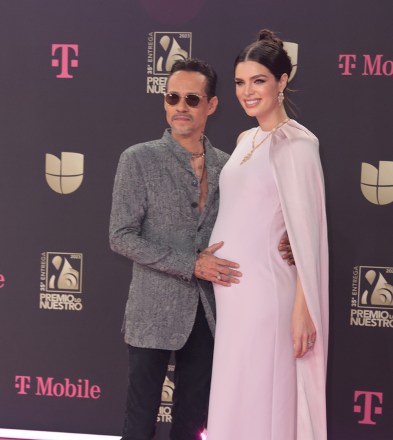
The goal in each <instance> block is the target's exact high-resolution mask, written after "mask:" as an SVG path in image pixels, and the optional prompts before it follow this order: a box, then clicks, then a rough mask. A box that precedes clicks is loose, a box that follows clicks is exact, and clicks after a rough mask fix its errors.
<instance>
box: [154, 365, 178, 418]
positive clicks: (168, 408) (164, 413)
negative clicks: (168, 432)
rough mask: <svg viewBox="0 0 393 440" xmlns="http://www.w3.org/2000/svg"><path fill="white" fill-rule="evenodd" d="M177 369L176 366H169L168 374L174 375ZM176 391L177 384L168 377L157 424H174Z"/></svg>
mask: <svg viewBox="0 0 393 440" xmlns="http://www.w3.org/2000/svg"><path fill="white" fill-rule="evenodd" d="M174 369H175V366H174V365H168V374H169V375H171V376H172V375H173V371H174ZM174 389H175V384H174V383H173V382H172V380H170V379H169V377H168V376H166V377H165V381H164V384H163V386H162V392H161V405H160V409H159V410H158V414H157V422H161V423H171V422H172V402H173V391H174Z"/></svg>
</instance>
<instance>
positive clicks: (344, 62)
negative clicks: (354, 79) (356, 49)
mask: <svg viewBox="0 0 393 440" xmlns="http://www.w3.org/2000/svg"><path fill="white" fill-rule="evenodd" d="M338 67H339V68H340V69H343V73H342V74H341V75H344V76H350V75H352V69H355V68H356V55H354V54H342V55H339V56H338Z"/></svg>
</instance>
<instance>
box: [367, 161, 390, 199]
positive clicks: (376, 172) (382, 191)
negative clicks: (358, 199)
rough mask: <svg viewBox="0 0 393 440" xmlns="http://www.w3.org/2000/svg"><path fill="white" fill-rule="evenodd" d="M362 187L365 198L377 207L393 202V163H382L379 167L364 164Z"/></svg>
mask: <svg viewBox="0 0 393 440" xmlns="http://www.w3.org/2000/svg"><path fill="white" fill-rule="evenodd" d="M360 182H361V183H360V187H361V190H362V194H363V195H364V197H365V198H366V199H367V200H368V201H369V202H371V203H373V204H375V205H388V204H389V203H392V202H393V162H391V161H382V160H381V161H380V162H379V167H378V168H376V167H375V166H374V165H371V164H369V163H365V162H363V163H362V172H361V178H360Z"/></svg>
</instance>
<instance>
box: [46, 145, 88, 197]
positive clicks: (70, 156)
mask: <svg viewBox="0 0 393 440" xmlns="http://www.w3.org/2000/svg"><path fill="white" fill-rule="evenodd" d="M83 167H84V156H83V154H80V153H69V152H63V153H61V158H60V159H59V158H58V157H56V156H54V155H53V154H46V155H45V177H46V181H47V183H48V185H49V187H50V188H51V189H53V191H55V192H57V193H59V194H71V193H73V192H74V191H76V190H77V189H78V188H79V187H80V186H81V184H82V181H83Z"/></svg>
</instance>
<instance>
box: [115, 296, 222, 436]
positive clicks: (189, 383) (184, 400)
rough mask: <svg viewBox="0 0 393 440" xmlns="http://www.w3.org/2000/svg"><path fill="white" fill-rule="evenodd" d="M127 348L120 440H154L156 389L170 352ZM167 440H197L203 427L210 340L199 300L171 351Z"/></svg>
mask: <svg viewBox="0 0 393 440" xmlns="http://www.w3.org/2000/svg"><path fill="white" fill-rule="evenodd" d="M128 348H129V386H128V395H127V409H126V420H125V425H124V430H123V437H122V439H121V440H151V439H152V438H153V437H154V433H155V425H156V420H157V414H158V410H159V407H160V404H161V391H162V385H163V382H164V380H165V376H166V373H167V367H168V362H169V359H170V355H171V351H170V350H157V349H150V348H137V347H133V346H130V345H129V346H128ZM175 359H176V368H175V391H174V394H173V407H172V427H171V431H170V439H171V440H200V433H201V432H202V431H203V429H204V427H205V426H206V420H207V412H208V404H209V392H210V380H211V369H212V361H213V337H212V334H211V331H210V329H209V326H208V324H207V320H206V316H205V312H204V309H203V306H202V303H201V301H199V305H198V311H197V315H196V318H195V323H194V327H193V329H192V332H191V334H190V336H189V338H188V340H187V342H186V344H185V345H184V347H183V348H181V349H180V350H177V351H175Z"/></svg>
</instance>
